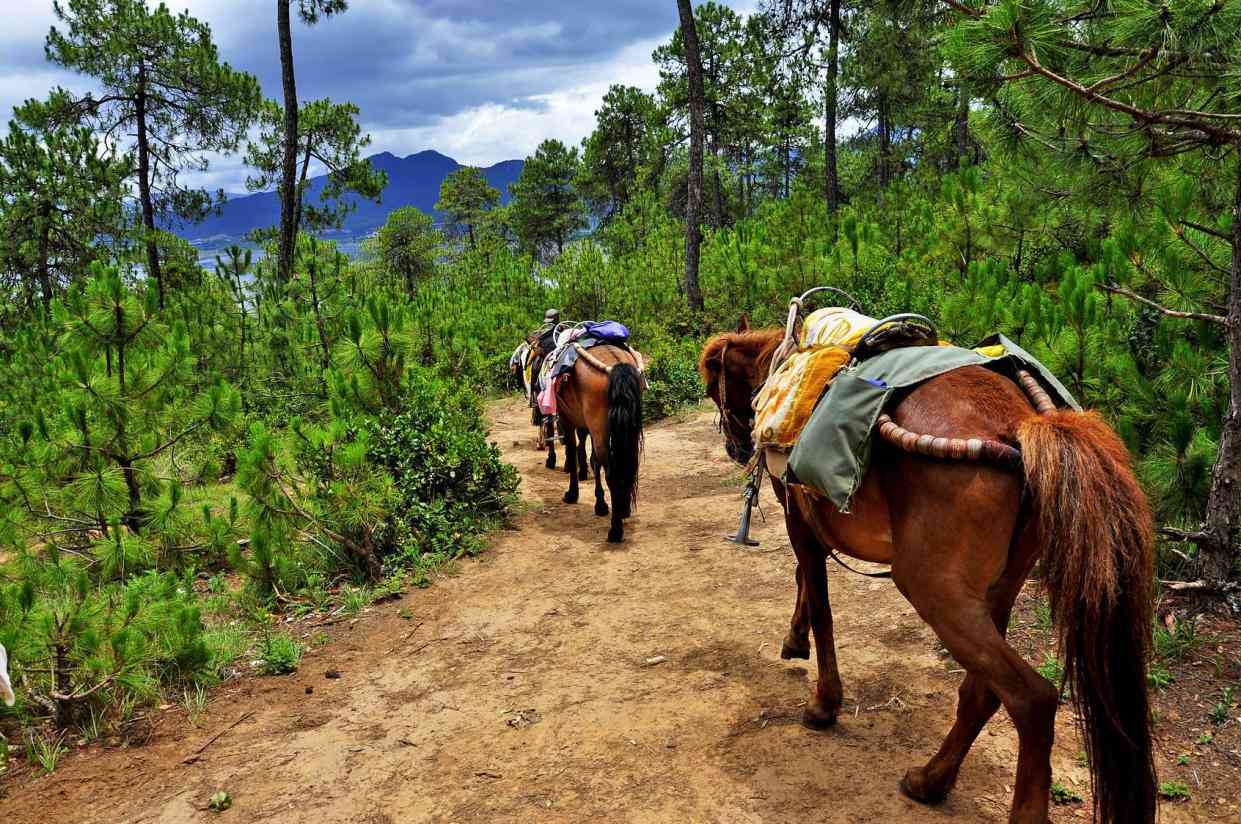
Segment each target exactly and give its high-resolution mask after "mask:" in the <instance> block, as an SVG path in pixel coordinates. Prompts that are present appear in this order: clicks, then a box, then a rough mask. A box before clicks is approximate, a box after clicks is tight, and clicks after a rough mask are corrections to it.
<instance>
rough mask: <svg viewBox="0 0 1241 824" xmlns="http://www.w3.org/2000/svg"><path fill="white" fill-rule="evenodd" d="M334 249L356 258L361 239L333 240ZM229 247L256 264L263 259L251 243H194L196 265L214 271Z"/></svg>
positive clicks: (360, 248) (358, 254)
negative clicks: (243, 251) (246, 252)
mask: <svg viewBox="0 0 1241 824" xmlns="http://www.w3.org/2000/svg"><path fill="white" fill-rule="evenodd" d="M335 243H336V248H337V249H338V250H339V251H340V253H341V254H343V255H345V256H346V257H348V258H351V259H352V258H358V257H360V256H361V255H362V238H342V239H335ZM230 246H240V247H241V248H243V249H249V250H250V252H251V253H252V254H253V255H254V262H255V263H258V262H259V261H260V260H262V259H263V257H264V252H263V250H262V249H261V248H259V247H258V246H255V245H254V244H253V243H238V242H236V241H220V242H219V243H218V244H217V243H201V244H200V243H195V244H194V248H195V249H197V250H198V265H199V266H201V267H203V268H204V269H206V270H207V271H209V272H214V271H215V259H216V258H217V257H224V250H225V249H227V248H228V247H230Z"/></svg>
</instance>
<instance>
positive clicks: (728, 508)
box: [0, 401, 1186, 824]
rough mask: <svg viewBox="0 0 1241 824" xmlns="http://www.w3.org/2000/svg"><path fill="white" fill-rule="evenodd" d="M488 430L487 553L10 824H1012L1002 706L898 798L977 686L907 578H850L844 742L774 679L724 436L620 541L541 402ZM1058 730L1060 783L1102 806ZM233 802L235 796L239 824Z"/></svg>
mask: <svg viewBox="0 0 1241 824" xmlns="http://www.w3.org/2000/svg"><path fill="white" fill-rule="evenodd" d="M491 411H492V416H493V421H494V427H493V433H492V435H493V438H494V439H495V440H497V441H498V442H499V443H500V444H501V446H502V447H503V449H504V452H505V455H506V458H507V459H508V460H509V461H511V462H513V463H514V464H515V465H516V466H517V467H518V468H519V469H520V471H521V474H522V476H523V479H524V481H523V486H522V488H523V494H524V496H525V498H526V500H527V502H528V504H529V511H528V512H527V513H526V514H524V515H522V516H521V517H519V518H518V519H517V523H516V528H515V529H514V530H513V531H510V532H506V533H503V534H502V535H500V536H498V538H497V540H496V541H495V543H494V546H493V547H492V549H491V550H490V551H488V552H487V553H486V554H485V556H484V557H483V558H482V559H480V560H479V561H477V562H467V563H465V564H463V565H462V567H461V570H460V574H458V575H455V576H445V577H444V578H443V579H441V580H439V581H437V582H436V584H435V585H434V587H432V588H431V589H429V590H425V591H415V592H413V593H411V594H409V595H407V596H406V597H405V598H404V599H402V600H401V601H400V602H398V603H396V604H387V605H384V606H381V607H377V608H375V609H374V610H372V611H371V613H370V614H369V615H368V616H367V617H365V618H364V619H363V620H361V621H359V622H357V623H356V624H353V625H349V624H346V625H342V626H338V627H335V628H333V632H334V637H333V640H332V642H331V643H330V644H328V645H327V646H325V647H322V648H321V649H318V650H316V651H314V652H312V653H310V654H308V655H307V657H306V658H305V659H304V661H303V665H302V668H301V671H300V672H299V673H298V674H297V675H294V676H289V677H285V678H262V679H257V678H256V679H245V680H242V681H240V682H238V683H235V684H233V685H231V686H228V687H226V688H224V689H223V690H221V691H219V692H218V693H217V694H216V695H215V696H214V698H213V700H212V703H211V705H210V708H209V710H208V713H207V715H206V717H205V720H201V721H200V722H199V727H198V728H197V729H195V728H193V727H191V726H190V725H189V724H188V723H187V722H186V721H185V719H184V717H183V716H182V715H181V713H180V711H179V710H168V711H167V712H166V713H165V715H166V717H165V718H164V719H162V720H161V721H160V722H158V723H157V724H156V725H155V733H154V735H153V736H152V739H151V740H150V742H148V743H147V745H146V746H142V747H132V748H130V749H125V750H109V751H106V752H94V753H92V752H89V751H88V752H87V753H85V754H82V755H79V756H75V757H73V758H71V759H69V760H68V761H67V762H66V763H65V764H64V765H63V766H62V767H61V769H59V770H58V771H57V772H56V773H54V774H53V775H52V776H50V777H48V778H44V779H40V780H37V781H33V782H30V783H28V784H25V785H24V786H20V787H17V788H14V789H13V790H12V791H11V792H10V793H9V795H8V797H7V798H6V799H5V800H4V801H3V803H0V820H3V821H6V822H9V823H10V824H16V823H17V822H39V824H46V822H48V821H56V822H71V821H89V822H99V821H125V822H148V821H160V822H189V821H195V822H199V821H206V820H219V821H245V822H249V821H278V822H301V821H315V822H415V821H429V822H430V821H434V822H468V821H485V822H491V821H540V822H571V821H574V822H575V821H594V820H609V821H612V822H617V821H625V822H730V823H731V822H741V823H745V822H784V821H789V822H792V821H798V822H800V821H811V820H813V821H816V822H824V821H826V822H915V821H918V822H925V821H943V822H952V823H953V824H957V822H960V824H966V823H967V822H984V821H986V822H993V821H1001V820H1004V818H1005V817H1006V811H1007V806H1008V800H1009V788H1010V787H1011V784H1012V781H1013V765H1014V762H1015V754H1016V739H1015V735H1014V733H1013V731H1012V727H1011V724H1010V723H1009V721H1008V719H1007V717H1006V716H1005V715H1004V714H1003V713H1002V712H1001V713H1000V714H998V715H997V716H996V718H995V719H994V720H993V721H992V722H991V724H990V725H989V726H988V728H987V730H986V731H985V732H984V733H983V735H982V736H981V737H980V739H979V741H978V744H977V746H975V748H974V751H973V753H972V755H971V756H970V759H969V760H968V761H967V762H966V766H965V768H964V770H963V772H962V775H961V779H960V783H959V785H958V787H957V790H956V792H955V793H954V794H953V795H952V797H951V798H950V799H949V800H948V801H947V802H946V803H944V804H942V805H940V806H938V807H934V808H926V807H921V806H918V805H915V804H914V803H912V802H910V801H908V800H906V799H905V798H903V797H902V796H901V795H899V793H898V792H897V780H898V779H899V778H900V776H901V775H902V773H903V772H904V770H905V768H906V767H908V766H910V765H912V764H915V763H920V762H921V761H922V760H924V759H925V758H927V757H928V756H929V755H930V754H931V753H932V752H934V750H935V748H936V747H937V746H938V744H939V741H940V738H941V736H942V735H943V734H944V732H945V731H946V730H947V728H948V726H949V723H950V720H951V714H952V711H953V706H954V701H955V697H956V687H957V684H958V683H959V681H960V679H961V677H962V676H961V675H960V674H959V673H957V672H952V671H950V667H952V666H953V665H952V664H951V663H946V662H945V659H943V658H941V657H939V656H938V655H937V654H936V652H935V639H934V637H933V636H932V634H931V633H930V631H929V630H928V629H927V628H926V627H925V626H924V625H923V624H922V622H921V621H920V620H919V619H918V618H917V616H916V615H915V614H914V612H913V610H912V608H910V607H909V606H908V604H906V602H905V601H904V600H903V599H902V598H901V597H900V595H899V594H898V593H897V592H896V591H895V588H894V587H893V586H892V585H891V584H890V583H888V582H885V581H872V580H869V579H865V578H861V577H858V576H855V575H852V574H850V573H846V572H844V571H843V570H840V569H839V568H833V569H830V570H829V577H830V579H831V587H832V605H833V610H834V613H835V620H836V628H837V629H836V631H837V639H838V645H839V653H840V668H841V672H842V675H843V677H844V681H845V710H844V712H843V713H842V719H841V723H840V724H838V725H837V726H836V727H835V728H834V729H832V730H830V731H828V732H825V733H815V732H811V731H809V730H806V729H804V728H802V727H801V726H800V725H799V724H798V721H797V718H798V714H799V712H800V707H801V705H802V703H803V701H804V699H805V698H806V697H807V695H808V690H809V686H810V679H811V678H813V676H814V667H813V663H812V662H811V663H810V664H807V663H806V662H796V663H788V662H784V661H781V660H780V658H779V649H780V640H781V638H782V636H783V633H784V631H785V629H786V628H787V622H788V619H789V614H790V608H791V607H792V604H793V594H794V583H793V565H794V564H793V557H792V553H791V551H790V550H789V548H788V541H787V538H786V537H785V535H784V527H783V524H782V522H781V521H780V519H779V516H778V508H777V506H776V505H775V503H774V501H773V500H772V498H771V494H770V491H769V490H768V491H766V492H765V493H764V496H763V503H764V508H765V510H766V513H767V521H766V523H765V524H764V522H763V520H762V519H761V518H758V517H756V518H755V522H756V523H755V535H756V537H758V538H759V539H760V540H761V541H762V546H761V547H759V548H757V549H751V550H746V549H741V548H739V547H735V546H733V545H732V544H728V543H725V542H724V541H722V540H721V536H722V535H723V534H724V533H726V532H730V531H732V529H734V528H735V526H736V514H737V507H738V500H739V498H738V488H737V472H736V471H735V469H734V468H733V467H732V466H731V465H730V464H729V463H728V461H727V460H726V459H725V458H724V454H723V450H722V449H721V448H720V445H719V443H718V436H717V435H716V433H715V432H714V431H713V429H712V428H711V426H710V416H709V415H708V414H706V413H704V412H698V413H694V414H692V415H690V416H689V417H687V418H686V419H684V420H681V421H665V422H663V423H661V424H658V425H656V426H653V427H651V428H649V429H648V432H647V440H646V460H645V463H644V465H643V470H642V475H641V479H642V480H641V490H640V498H639V504H638V509H637V511H636V513H635V517H634V518H633V520H632V521H630V526H629V528H628V529H627V530H626V543H624V544H622V545H620V546H612V545H608V544H607V543H605V541H604V538H605V533H606V522H605V521H604V519H600V518H596V517H595V516H594V514H593V512H592V508H593V507H592V504H593V497H592V495H591V494H590V491H589V489H590V488H589V487H584V488H583V490H582V498H581V500H582V503H579V504H577V505H573V506H569V505H566V504H563V503H562V502H561V499H560V496H561V495H562V494H563V492H564V489H565V485H566V481H565V475H564V474H563V473H561V472H552V471H549V470H546V469H544V468H543V466H542V455H541V454H540V453H536V452H535V451H533V450H532V449H530V448H529V445H528V444H529V440H530V436H531V434H532V431H531V429H530V427H529V426H528V425H527V421H528V418H527V412H526V410H525V408H524V407H523V406H522V405H521V404H520V402H519V401H503V402H500V403H497V404H495V405H494V406H493V407H492V410H491ZM401 608H407V609H409V610H411V611H412V612H413V619H412V620H402V619H401V618H400V617H399V616H398V611H399V610H400V609H401ZM655 656H663V657H664V658H665V659H666V660H665V661H664V662H663V663H658V664H652V665H647V664H646V662H647V660H648V659H651V658H653V657H655ZM327 670H338V671H339V672H340V678H339V679H327V678H325V675H324V674H325V671H327ZM309 688H313V692H311V693H310V694H308V693H307V691H308V689H309ZM246 713H253V714H252V715H250V716H246ZM1060 715H1061V722H1060V728H1059V730H1058V734H1057V740H1058V743H1057V749H1056V756H1055V767H1056V773H1057V778H1058V779H1059V780H1061V781H1062V782H1064V783H1065V784H1066V785H1069V786H1072V785H1073V784H1074V782H1076V783H1077V785H1078V786H1079V787H1081V790H1080V791H1081V792H1082V793H1083V794H1085V787H1084V782H1085V779H1086V776H1085V774H1084V771H1083V770H1082V769H1081V768H1080V767H1079V766H1078V765H1077V763H1076V754H1077V752H1078V750H1079V749H1080V748H1079V745H1078V743H1077V740H1076V737H1075V736H1074V735H1073V733H1072V731H1071V725H1070V723H1069V715H1070V713H1069V711H1068V709H1067V708H1066V709H1064V710H1063V711H1062V712H1061V714H1060ZM242 717H246V720H244V721H243V722H242V723H240V724H237V726H235V727H234V728H232V729H227V728H228V727H229V725H230V724H233V723H234V722H236V721H237V719H238V718H242ZM221 732H222V733H223V734H222V735H220V737H219V738H218V740H216V741H215V742H214V743H212V744H211V745H210V746H208V747H207V748H206V750H205V751H204V752H203V754H202V755H201V757H199V758H197V759H196V760H195V759H193V758H191V759H189V760H190V761H191V763H185V760H186V759H187V756H190V755H191V754H192V753H194V752H195V751H197V750H198V749H199V748H200V747H202V746H203V744H204V743H206V742H208V741H209V740H210V739H211V738H212V736H215V735H217V734H219V733H221ZM217 790H225V791H227V792H228V793H229V794H230V795H231V796H232V799H233V806H232V809H231V810H229V811H227V812H225V813H223V814H221V815H218V816H216V815H215V814H213V813H210V812H207V811H206V807H207V804H208V799H209V798H210V797H211V795H212V793H214V792H216V791H217ZM1053 817H1054V820H1056V821H1075V820H1083V819H1084V818H1086V816H1085V813H1084V810H1083V809H1082V807H1081V805H1077V806H1076V807H1063V808H1056V810H1055V811H1054V812H1053ZM1164 820H1165V821H1171V820H1186V819H1183V818H1181V817H1180V816H1179V815H1175V814H1173V815H1169V814H1168V812H1165V814H1164Z"/></svg>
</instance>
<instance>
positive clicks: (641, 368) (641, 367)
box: [573, 343, 646, 375]
mask: <svg viewBox="0 0 1241 824" xmlns="http://www.w3.org/2000/svg"><path fill="white" fill-rule="evenodd" d="M573 348H574V349H576V350H577V356H578V357H579V358H581V359H582V360H584V361H586V362H587V363H588V364H590V365H591V366H593V367H594V368H596V369H598V370H599V371H600V372H603V373H604V374H605V375H610V374H612V367H613V366H615V365H616V364H614V363H612V364H609V363H604V362H603V361H601V360H599V359H598V358H596V357H595V356H594V355H592V354H590V350H589V349H583V348H582V345H581V344H580V343H575V344H573ZM627 351H628V352H629V354H631V355H633V359H634V364H633V365H634V367H635V368H637V370H638V374H642V373H643V372H645V371H646V364H645V363H644V362H643V361H642V355H641V354H639V353H638V351H637V350H636V349H629V350H627Z"/></svg>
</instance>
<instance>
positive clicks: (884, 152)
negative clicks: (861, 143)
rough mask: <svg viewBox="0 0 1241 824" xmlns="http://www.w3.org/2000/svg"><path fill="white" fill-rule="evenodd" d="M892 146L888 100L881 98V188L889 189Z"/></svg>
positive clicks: (881, 96)
mask: <svg viewBox="0 0 1241 824" xmlns="http://www.w3.org/2000/svg"><path fill="white" fill-rule="evenodd" d="M891 145H892V124H891V123H889V122H888V100H887V98H886V97H885V96H883V95H880V96H879V186H880V188H883V189H886V188H888V182H889V180H890V177H889V172H890V170H889V168H888V153H889V151H890V148H891Z"/></svg>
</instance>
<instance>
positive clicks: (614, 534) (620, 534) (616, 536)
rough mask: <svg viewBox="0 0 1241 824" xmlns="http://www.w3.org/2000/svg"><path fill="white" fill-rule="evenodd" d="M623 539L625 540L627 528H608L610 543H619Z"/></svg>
mask: <svg viewBox="0 0 1241 824" xmlns="http://www.w3.org/2000/svg"><path fill="white" fill-rule="evenodd" d="M623 540H625V530H623V529H617V528H616V527H613V528H611V529H609V530H608V543H609V544H619V543H620V542H621V541H623Z"/></svg>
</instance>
